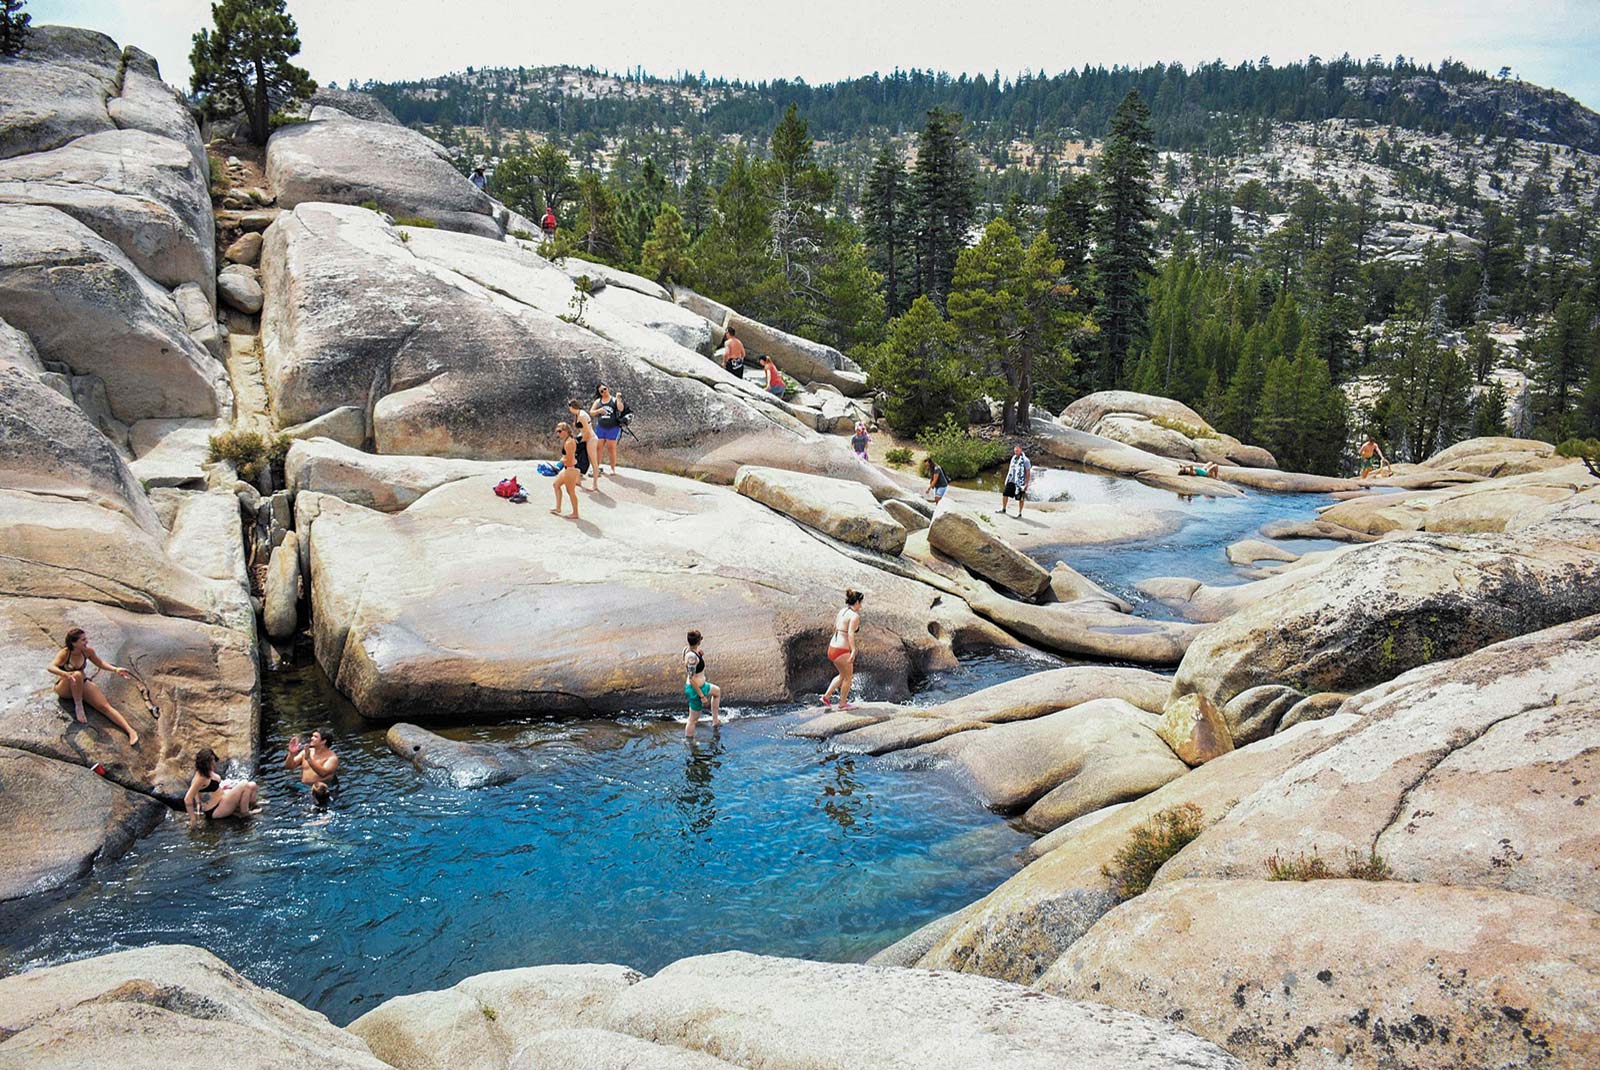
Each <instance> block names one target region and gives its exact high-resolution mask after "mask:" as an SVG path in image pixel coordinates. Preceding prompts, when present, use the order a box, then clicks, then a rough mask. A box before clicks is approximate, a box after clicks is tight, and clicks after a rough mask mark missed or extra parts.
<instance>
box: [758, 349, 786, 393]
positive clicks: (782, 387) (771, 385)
mask: <svg viewBox="0 0 1600 1070" xmlns="http://www.w3.org/2000/svg"><path fill="white" fill-rule="evenodd" d="M761 368H762V370H763V371H765V372H766V373H767V393H769V394H771V395H772V396H773V397H775V398H781V397H783V396H784V395H785V394H787V393H788V392H789V384H787V383H785V382H784V381H783V373H782V372H780V371H779V370H778V366H777V365H776V364H774V363H773V361H772V358H771V357H767V356H763V357H762V358H761Z"/></svg>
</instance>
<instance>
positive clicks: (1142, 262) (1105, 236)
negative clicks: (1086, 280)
mask: <svg viewBox="0 0 1600 1070" xmlns="http://www.w3.org/2000/svg"><path fill="white" fill-rule="evenodd" d="M1154 168H1155V143H1154V135H1153V134H1152V132H1151V129H1150V109H1149V108H1147V107H1146V106H1145V103H1144V100H1143V99H1142V98H1141V97H1140V96H1139V91H1138V90H1137V89H1135V90H1130V91H1129V93H1128V95H1127V96H1126V97H1124V98H1123V100H1122V103H1121V104H1119V105H1118V106H1117V111H1116V114H1115V115H1114V116H1112V119H1111V127H1110V130H1109V131H1108V133H1107V135H1106V140H1105V148H1104V151H1103V152H1102V153H1101V156H1100V213H1099V217H1098V226H1097V228H1096V242H1095V248H1094V267H1095V281H1096V287H1095V289H1096V293H1097V294H1098V296H1099V303H1098V305H1097V307H1096V319H1097V321H1098V322H1099V324H1100V339H1101V352H1100V367H1099V369H1098V375H1097V379H1098V381H1099V383H1100V385H1101V387H1103V388H1109V387H1113V386H1115V385H1116V384H1117V383H1118V382H1120V381H1121V380H1122V377H1123V374H1124V372H1123V365H1124V364H1125V362H1126V361H1127V359H1128V356H1129V353H1130V352H1131V351H1132V350H1134V348H1135V347H1136V345H1137V344H1138V342H1139V340H1140V339H1142V338H1143V337H1144V336H1145V332H1146V328H1147V323H1146V310H1147V305H1148V291H1147V288H1146V284H1147V282H1148V280H1149V277H1150V273H1151V270H1152V264H1153V262H1154V259H1155V233H1154V228H1153V227H1152V223H1153V221H1154V219H1155V179H1154Z"/></svg>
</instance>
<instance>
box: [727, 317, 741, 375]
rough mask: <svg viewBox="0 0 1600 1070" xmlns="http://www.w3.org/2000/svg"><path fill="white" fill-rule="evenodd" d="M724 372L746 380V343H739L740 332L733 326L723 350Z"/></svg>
mask: <svg viewBox="0 0 1600 1070" xmlns="http://www.w3.org/2000/svg"><path fill="white" fill-rule="evenodd" d="M722 370H723V371H725V372H727V373H728V374H729V375H732V376H736V377H737V378H740V379H743V378H744V343H743V342H741V341H739V332H738V331H736V330H734V329H733V327H732V326H730V327H729V328H728V341H727V344H726V345H725V346H724V347H723V350H722Z"/></svg>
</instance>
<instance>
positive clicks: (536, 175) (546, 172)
mask: <svg viewBox="0 0 1600 1070" xmlns="http://www.w3.org/2000/svg"><path fill="white" fill-rule="evenodd" d="M499 171H500V169H499V168H498V167H497V168H495V173H496V175H498V174H499ZM529 172H530V174H531V177H532V178H533V181H534V183H535V185H536V187H537V189H538V190H539V194H540V196H541V197H542V198H543V200H544V207H546V208H549V209H550V210H551V211H553V212H555V214H556V217H557V218H558V219H559V218H561V217H562V213H563V210H564V208H565V206H566V204H567V202H568V201H570V200H572V198H573V197H574V196H576V194H577V192H578V183H577V180H576V179H575V178H573V175H572V161H571V160H569V159H568V158H567V154H566V153H564V152H562V151H561V150H560V149H558V148H556V147H555V146H554V145H552V144H550V142H548V141H546V142H545V143H544V144H542V145H540V146H539V147H538V148H536V149H534V150H533V156H532V158H531V159H530V161H529ZM508 203H509V202H508ZM524 214H527V213H524ZM541 214H542V213H541Z"/></svg>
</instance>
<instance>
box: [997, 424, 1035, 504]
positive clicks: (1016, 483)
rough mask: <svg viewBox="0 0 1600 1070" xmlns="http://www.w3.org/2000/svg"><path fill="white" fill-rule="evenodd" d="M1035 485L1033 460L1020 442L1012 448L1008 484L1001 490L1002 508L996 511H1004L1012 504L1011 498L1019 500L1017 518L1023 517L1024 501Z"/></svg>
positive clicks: (1007, 476) (1007, 477)
mask: <svg viewBox="0 0 1600 1070" xmlns="http://www.w3.org/2000/svg"><path fill="white" fill-rule="evenodd" d="M1032 485H1033V462H1032V461H1030V460H1028V455H1027V454H1026V453H1024V452H1022V445H1021V444H1020V443H1019V444H1017V445H1015V446H1013V447H1012V448H1011V467H1009V468H1007V469H1006V485H1005V486H1004V487H1003V488H1002V489H1001V491H1000V508H998V509H996V510H995V512H997V513H1003V512H1005V511H1006V507H1007V506H1008V505H1010V504H1011V499H1012V498H1015V499H1016V500H1017V519H1019V520H1020V519H1022V503H1023V501H1025V500H1026V499H1027V496H1028V488H1029V487H1031V486H1032Z"/></svg>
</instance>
